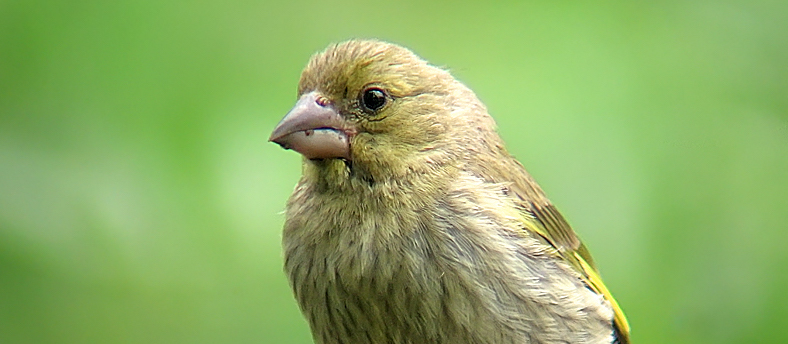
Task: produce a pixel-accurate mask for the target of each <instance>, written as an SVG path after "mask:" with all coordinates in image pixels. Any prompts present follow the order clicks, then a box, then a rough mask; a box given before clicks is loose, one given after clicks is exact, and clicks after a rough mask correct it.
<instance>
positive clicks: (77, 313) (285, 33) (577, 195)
mask: <svg viewBox="0 0 788 344" xmlns="http://www.w3.org/2000/svg"><path fill="white" fill-rule="evenodd" d="M786 4H788V3H786V2H780V1H768V0H756V1H734V0H723V1H710V0H707V1H702V0H692V1H671V0H668V1H660V2H627V1H601V2H571V1H570V2H567V1H560V2H547V1H545V2H530V1H529V2H509V3H506V2H488V3H487V4H485V5H482V4H481V3H478V4H477V3H470V2H468V3H463V2H459V3H458V2H450V1H445V2H430V3H428V2H425V1H407V2H403V3H397V2H371V1H344V2H338V3H333V4H329V3H325V2H320V1H292V2H289V3H285V2H283V3H279V4H274V3H269V2H265V1H210V0H208V1H198V2H173V1H144V0H143V1H96V0H85V1H40V0H27V1H13V0H12V1H3V2H0V342H2V343H116V342H117V343H309V342H310V336H309V333H308V328H307V326H306V323H305V322H304V321H303V320H302V319H301V316H300V314H299V312H298V309H297V306H296V305H295V303H294V302H293V300H292V297H291V295H290V291H289V287H288V285H287V282H286V280H285V277H284V275H283V273H282V272H281V263H282V262H281V260H282V259H281V250H280V247H279V241H280V229H281V225H282V220H283V217H282V215H281V210H282V209H283V207H284V203H285V200H286V198H287V197H288V195H289V193H290V191H291V190H292V187H293V185H295V183H296V180H297V179H298V177H299V174H300V166H299V165H300V157H299V156H298V155H297V154H295V153H292V152H286V151H284V150H281V149H280V148H278V147H276V146H275V145H273V144H269V143H267V142H266V138H267V137H268V134H269V133H270V130H271V129H272V128H273V127H274V125H275V124H276V123H277V121H278V120H279V119H280V118H281V116H282V115H284V113H286V112H287V111H288V110H289V108H290V106H291V104H292V103H293V102H294V100H295V89H296V84H297V82H298V77H299V73H300V70H301V68H302V67H303V65H304V64H305V63H306V61H307V59H308V58H309V56H310V55H311V54H312V53H313V52H315V51H317V50H320V49H323V48H324V47H325V46H326V45H327V44H329V43H330V42H335V41H340V40H345V39H348V38H353V37H377V38H381V39H385V40H390V41H394V42H397V43H400V44H403V45H406V46H408V47H410V48H412V49H413V50H415V51H416V52H417V53H418V54H420V55H422V56H423V57H425V58H427V59H428V60H430V61H432V62H433V63H434V64H437V65H441V66H446V67H447V68H449V69H451V70H452V72H453V73H454V74H455V76H457V77H458V78H460V79H461V80H463V81H464V82H466V83H467V84H468V85H469V86H470V87H471V88H473V89H474V90H475V91H476V92H477V94H478V95H479V97H480V98H481V99H482V100H483V101H484V102H485V103H486V104H487V105H488V107H489V109H490V112H491V113H492V114H493V116H494V117H496V119H497V121H498V124H499V127H500V132H501V134H502V135H503V136H504V139H505V140H506V141H507V142H508V144H509V147H510V150H511V151H512V152H513V153H514V154H515V155H516V156H518V157H519V158H520V160H521V161H523V163H524V164H525V165H526V167H527V168H528V169H529V170H530V171H531V172H532V174H534V175H535V177H536V179H537V180H538V181H539V182H540V183H541V184H542V186H543V188H544V189H545V190H546V191H547V192H548V194H549V195H550V196H551V198H552V199H553V201H554V202H555V203H556V204H557V205H558V206H559V208H560V209H562V210H563V212H564V213H565V215H566V216H567V217H568V219H569V221H570V222H571V223H572V224H573V225H574V226H575V228H576V230H577V231H578V232H579V233H580V235H581V237H583V238H584V240H585V241H586V243H587V244H588V246H589V247H590V248H591V250H592V252H594V255H595V257H596V260H597V262H598V264H599V265H600V267H601V270H602V274H603V275H604V277H605V280H606V281H607V284H608V286H609V287H610V289H611V290H612V291H613V292H614V294H615V295H616V296H617V298H618V299H619V301H620V303H621V305H622V306H623V308H624V310H625V311H626V313H627V315H628V316H629V320H630V322H631V325H632V328H633V338H634V340H635V342H636V343H642V344H645V343H778V342H788V293H786V292H785V291H786V288H788V274H786V272H785V271H786V269H788V249H786V248H785V246H786V243H788V234H786V230H787V229H788V228H787V227H788V178H786V177H788V15H787V14H788V5H786Z"/></svg>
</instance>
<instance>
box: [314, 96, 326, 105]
mask: <svg viewBox="0 0 788 344" xmlns="http://www.w3.org/2000/svg"><path fill="white" fill-rule="evenodd" d="M315 103H317V105H320V106H321V107H326V106H327V105H328V104H329V101H328V99H326V97H323V96H320V97H317V99H315Z"/></svg>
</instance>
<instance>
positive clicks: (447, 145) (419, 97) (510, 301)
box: [269, 39, 630, 344]
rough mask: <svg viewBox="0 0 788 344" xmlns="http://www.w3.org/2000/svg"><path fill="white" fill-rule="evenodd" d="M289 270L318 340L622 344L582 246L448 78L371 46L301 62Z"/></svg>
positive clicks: (289, 129)
mask: <svg viewBox="0 0 788 344" xmlns="http://www.w3.org/2000/svg"><path fill="white" fill-rule="evenodd" d="M297 98H298V99H297V101H296V103H295V105H294V107H293V108H292V109H291V110H290V111H289V112H288V113H287V114H286V115H285V117H284V118H283V119H282V120H281V121H280V122H279V124H278V125H277V126H276V127H275V128H274V130H273V132H272V133H271V136H270V138H269V141H271V142H274V143H276V144H278V145H280V146H281V147H283V148H285V149H290V150H294V151H296V152H298V153H300V154H301V155H302V156H303V158H302V176H301V178H300V180H299V181H298V183H297V185H296V187H295V189H294V191H293V193H292V195H291V196H290V198H289V199H288V201H287V203H286V210H285V211H284V215H285V220H284V228H283V234H282V247H283V255H284V271H285V274H286V275H287V277H288V280H289V283H290V286H291V288H292V291H293V294H294V297H295V300H296V301H297V303H298V305H299V308H300V310H301V312H302V313H303V315H304V317H305V318H306V320H307V322H308V324H309V327H310V329H311V333H312V338H313V340H314V342H315V343H319V344H338V343H350V344H355V343H369V344H372V343H375V344H377V343H392V344H406V343H408V344H415V343H452V344H465V343H475V344H503V343H511V344H514V343H518V344H522V343H608V344H609V343H620V344H628V343H630V339H629V337H630V334H629V333H630V329H629V325H628V323H627V320H626V318H625V316H624V313H623V312H622V310H621V308H620V307H619V305H618V304H617V303H616V301H615V299H614V298H613V296H612V295H611V293H610V292H609V291H608V289H607V288H606V287H605V285H604V283H603V282H602V279H601V278H600V275H599V272H598V270H597V267H596V265H595V263H594V261H593V260H592V258H591V255H590V254H589V251H588V250H587V248H586V247H585V246H584V245H583V243H582V242H581V241H580V239H579V238H578V236H577V235H576V234H575V232H574V231H573V230H572V228H571V227H570V225H569V223H568V222H567V221H566V219H565V218H564V217H563V216H562V215H561V213H559V212H558V210H557V209H556V208H555V206H554V205H553V204H552V203H551V201H550V200H549V199H548V198H547V197H546V195H545V193H544V192H543V191H542V189H541V188H540V187H539V185H538V184H537V183H536V182H535V180H534V179H533V178H532V177H531V175H530V174H529V173H528V172H527V171H526V170H525V168H524V167H523V165H522V164H521V163H520V162H519V161H518V160H516V159H515V158H514V157H513V156H512V155H511V154H510V153H509V152H508V151H507V149H506V148H505V146H504V142H503V140H502V139H501V137H500V136H499V134H498V133H497V131H496V130H497V129H496V123H495V121H494V120H493V119H492V117H491V116H490V115H489V114H488V111H487V108H486V107H485V105H484V104H483V103H482V102H481V101H480V100H479V99H478V97H477V96H476V95H475V93H474V92H473V91H471V90H470V89H469V88H468V87H467V86H465V85H464V84H463V83H462V82H460V81H458V80H457V79H455V78H454V77H453V76H452V75H451V74H450V73H449V72H448V71H447V70H445V69H443V68H440V67H436V66H433V65H431V64H430V63H428V62H427V61H426V60H424V59H422V58H421V57H419V56H417V55H416V54H415V53H413V52H412V51H411V50H409V49H407V48H404V47H402V46H399V45H397V44H393V43H388V42H384V41H380V40H375V39H351V40H348V41H345V42H341V43H336V44H332V45H329V46H328V47H327V48H326V49H325V50H324V51H322V52H318V53H316V54H315V55H313V56H312V57H311V59H310V60H309V62H308V64H307V65H306V67H305V68H304V70H303V72H302V74H301V77H300V80H299V83H298V97H297Z"/></svg>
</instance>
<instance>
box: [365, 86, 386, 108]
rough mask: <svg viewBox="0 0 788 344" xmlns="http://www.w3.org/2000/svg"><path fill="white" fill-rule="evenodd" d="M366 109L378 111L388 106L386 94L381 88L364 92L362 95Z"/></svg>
mask: <svg viewBox="0 0 788 344" xmlns="http://www.w3.org/2000/svg"><path fill="white" fill-rule="evenodd" d="M362 100H363V101H364V107H366V108H367V109H370V110H372V111H377V110H379V109H380V108H382V107H383V105H386V93H385V92H383V90H381V89H379V88H368V89H366V90H364V95H362Z"/></svg>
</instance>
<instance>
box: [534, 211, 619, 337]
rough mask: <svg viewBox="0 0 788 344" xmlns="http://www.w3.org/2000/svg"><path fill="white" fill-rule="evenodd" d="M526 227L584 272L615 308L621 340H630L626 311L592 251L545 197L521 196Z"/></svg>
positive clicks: (581, 273)
mask: <svg viewBox="0 0 788 344" xmlns="http://www.w3.org/2000/svg"><path fill="white" fill-rule="evenodd" d="M520 199H521V200H522V202H523V203H524V204H521V205H522V208H523V212H524V214H523V215H524V217H523V223H524V225H525V228H526V230H530V231H531V232H533V233H537V234H538V235H539V236H541V237H542V238H544V239H545V241H547V242H548V243H549V244H550V245H552V246H553V247H554V248H555V249H556V251H557V252H558V254H559V255H561V257H562V258H564V259H565V260H566V261H567V262H569V264H571V265H572V267H574V268H575V269H576V270H577V271H578V272H579V273H580V275H581V276H582V278H583V280H584V281H585V283H586V284H587V285H588V287H589V288H591V289H592V290H593V291H595V292H596V293H598V294H601V295H603V296H604V297H605V299H606V300H608V301H609V302H610V305H611V306H612V307H613V311H614V312H615V316H614V323H615V325H616V327H617V330H618V331H617V332H618V335H619V338H618V339H619V342H620V343H621V344H628V343H629V324H628V323H627V319H626V317H625V316H624V312H623V311H622V310H621V308H620V307H619V306H618V303H617V302H616V300H615V299H614V298H613V295H611V294H610V291H608V290H607V287H605V284H604V283H603V282H602V278H601V277H600V276H599V272H598V271H597V269H596V266H595V264H594V261H593V259H592V258H591V254H590V253H589V252H588V250H587V249H586V247H585V245H583V243H582V242H581V241H580V239H579V238H578V237H577V235H576V234H575V232H574V231H573V230H572V228H571V227H570V226H569V223H567V222H566V220H565V219H564V217H563V216H562V215H561V213H559V212H558V210H557V209H556V208H555V206H553V205H552V204H551V203H550V202H549V201H547V200H546V199H542V200H540V201H531V200H529V199H524V198H523V197H520Z"/></svg>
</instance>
